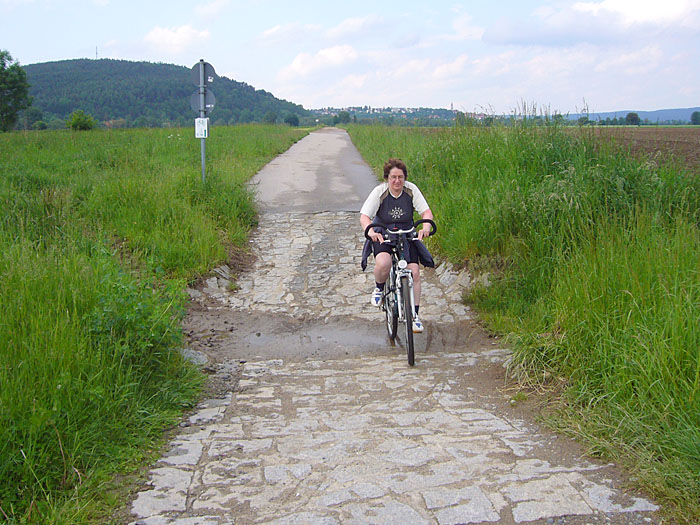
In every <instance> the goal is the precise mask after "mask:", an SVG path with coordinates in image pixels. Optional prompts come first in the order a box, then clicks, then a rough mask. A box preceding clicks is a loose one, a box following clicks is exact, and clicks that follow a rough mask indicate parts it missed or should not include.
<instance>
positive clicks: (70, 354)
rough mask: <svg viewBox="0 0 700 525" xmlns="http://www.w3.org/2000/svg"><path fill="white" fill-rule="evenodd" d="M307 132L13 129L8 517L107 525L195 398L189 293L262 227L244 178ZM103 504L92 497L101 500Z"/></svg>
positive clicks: (7, 219)
mask: <svg viewBox="0 0 700 525" xmlns="http://www.w3.org/2000/svg"><path fill="white" fill-rule="evenodd" d="M303 134H304V132H303V131H299V130H292V129H290V128H287V127H274V126H241V127H234V128H217V129H216V132H215V133H212V136H211V138H210V139H208V142H207V146H208V151H207V153H208V172H207V178H206V184H202V183H201V175H200V163H199V159H200V156H199V141H197V140H195V139H194V138H193V137H192V136H191V135H192V133H191V130H129V131H112V132H109V131H94V132H87V133H73V132H65V131H64V132H41V133H28V134H6V135H0V206H1V207H2V210H3V211H2V218H1V219H0V277H1V282H2V284H3V286H2V288H0V521H2V520H3V519H5V520H9V521H17V522H36V523H51V522H58V523H78V522H86V521H93V520H94V519H95V516H96V515H97V514H100V513H104V512H105V509H104V507H105V505H108V501H107V497H106V496H105V495H104V494H103V492H104V490H103V489H101V487H103V485H102V484H103V483H105V482H106V481H107V480H109V478H110V476H111V475H113V474H114V473H115V472H121V471H123V470H124V469H125V468H126V466H127V465H129V464H131V465H133V464H134V461H135V460H136V459H137V458H139V457H142V456H143V454H144V451H146V450H148V449H149V447H152V446H153V443H154V441H156V440H157V439H158V438H159V436H160V434H161V432H162V430H163V428H164V427H165V425H167V424H169V423H171V422H173V421H174V418H175V417H176V416H177V415H178V414H179V413H181V411H182V410H183V408H184V407H187V406H189V405H190V404H191V403H193V401H195V400H196V396H197V394H198V391H199V387H200V385H201V383H202V377H201V375H200V374H199V372H197V371H196V370H195V369H194V368H192V367H191V366H189V365H188V364H187V363H186V362H184V361H183V359H182V358H181V356H180V353H179V352H177V349H178V348H179V347H181V345H182V342H183V341H182V330H181V325H180V323H181V320H182V318H183V315H184V306H185V296H184V284H185V282H186V281H187V280H192V279H195V278H196V277H197V276H198V275H200V274H202V273H204V272H206V271H207V270H208V269H210V268H211V267H212V266H213V265H215V264H217V263H219V262H221V261H223V260H225V259H226V258H227V254H228V251H229V250H231V249H234V247H235V246H240V245H241V244H242V243H243V241H244V240H245V239H246V236H247V232H248V230H249V229H250V227H251V226H252V225H253V224H254V223H255V220H256V215H255V209H254V206H253V201H252V199H251V196H250V195H249V194H248V192H247V191H246V189H245V187H244V182H245V181H246V180H247V179H248V178H250V177H251V176H252V175H253V174H254V173H255V171H257V170H258V169H259V168H260V167H262V165H263V164H264V163H265V162H267V161H268V160H269V159H271V158H272V157H274V156H275V155H276V154H278V153H280V152H282V151H284V150H285V149H287V147H288V146H289V145H290V144H291V143H292V142H293V141H295V140H297V139H298V138H300V137H301V136H302V135H303ZM93 499H94V500H97V503H91V500H93Z"/></svg>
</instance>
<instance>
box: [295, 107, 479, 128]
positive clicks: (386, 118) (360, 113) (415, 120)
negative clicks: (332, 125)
mask: <svg viewBox="0 0 700 525" xmlns="http://www.w3.org/2000/svg"><path fill="white" fill-rule="evenodd" d="M309 111H310V112H311V114H312V115H313V116H314V117H315V118H317V119H318V120H319V122H327V121H329V120H335V121H336V123H337V122H359V123H362V122H368V121H380V122H383V123H385V124H399V125H400V124H406V125H430V126H436V125H452V124H453V123H454V121H455V118H456V116H457V114H458V113H460V112H458V111H455V110H454V109H452V108H451V109H444V108H403V107H372V106H349V107H343V108H332V107H328V108H320V109H311V110H309ZM470 116H471V117H472V118H475V119H482V118H484V117H486V115H470Z"/></svg>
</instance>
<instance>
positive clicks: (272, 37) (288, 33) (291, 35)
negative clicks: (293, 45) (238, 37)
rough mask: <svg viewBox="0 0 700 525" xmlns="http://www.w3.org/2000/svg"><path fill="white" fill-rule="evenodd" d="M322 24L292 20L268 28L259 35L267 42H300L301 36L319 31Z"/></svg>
mask: <svg viewBox="0 0 700 525" xmlns="http://www.w3.org/2000/svg"><path fill="white" fill-rule="evenodd" d="M320 31H321V26H319V25H315V24H299V23H297V22H292V23H289V24H284V25H282V24H277V25H275V26H273V27H271V28H269V29H266V30H265V31H263V32H262V34H261V35H260V36H259V38H260V39H261V40H263V41H264V42H265V43H266V44H279V43H283V42H288V41H289V42H298V41H299V40H300V37H301V36H306V35H309V34H314V33H319V32H320Z"/></svg>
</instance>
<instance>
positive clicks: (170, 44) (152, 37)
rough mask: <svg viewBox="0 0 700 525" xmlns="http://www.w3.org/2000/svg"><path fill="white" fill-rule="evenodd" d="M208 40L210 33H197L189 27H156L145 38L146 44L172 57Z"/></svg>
mask: <svg viewBox="0 0 700 525" xmlns="http://www.w3.org/2000/svg"><path fill="white" fill-rule="evenodd" d="M208 39H209V31H206V30H205V31H197V30H196V29H194V28H192V27H191V26H189V25H185V26H180V27H176V28H165V27H155V28H153V29H152V30H151V31H150V32H149V33H148V34H147V35H146V36H145V37H144V40H145V41H146V43H148V44H150V45H151V46H153V47H154V48H156V49H157V50H158V51H160V52H163V53H167V54H170V55H172V54H174V53H180V52H181V51H184V50H185V49H186V48H187V47H188V46H191V45H192V44H194V43H196V42H199V41H201V40H208Z"/></svg>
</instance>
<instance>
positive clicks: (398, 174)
mask: <svg viewBox="0 0 700 525" xmlns="http://www.w3.org/2000/svg"><path fill="white" fill-rule="evenodd" d="M388 182H389V189H390V190H391V193H393V194H394V195H398V194H399V193H401V192H402V191H403V184H404V182H406V177H405V176H404V174H403V171H401V168H391V171H390V172H389V177H388Z"/></svg>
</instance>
